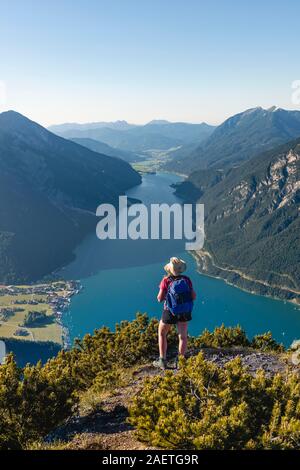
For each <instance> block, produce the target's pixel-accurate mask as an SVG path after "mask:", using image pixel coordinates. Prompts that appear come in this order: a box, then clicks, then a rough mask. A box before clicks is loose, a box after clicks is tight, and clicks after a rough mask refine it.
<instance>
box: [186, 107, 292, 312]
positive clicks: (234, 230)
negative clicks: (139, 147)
mask: <svg viewBox="0 0 300 470" xmlns="http://www.w3.org/2000/svg"><path fill="white" fill-rule="evenodd" d="M255 114H256V113H255ZM259 114H261V113H259ZM280 114H281V113H280ZM268 115H269V114H268ZM275 115H276V114H275ZM285 116H286V114H285ZM278 119H279V118H278ZM294 119H295V116H294V115H293V114H292V116H291V120H292V121H294ZM280 122H281V123H282V120H280ZM289 122H291V121H290V120H289ZM228 125H229V124H228ZM280 129H281V132H280V133H281V135H283V131H282V127H281V126H280ZM290 129H291V127H289V130H286V133H288V132H290ZM274 139H275V140H276V136H275V135H274ZM177 194H178V195H179V196H181V197H182V198H184V199H185V200H187V201H191V200H194V201H195V200H199V201H200V202H201V203H203V204H204V205H205V214H206V220H205V232H206V242H205V247H204V250H201V251H200V252H198V253H196V256H197V259H198V263H199V268H200V270H201V271H203V272H205V273H207V274H211V275H213V276H220V277H223V278H225V279H226V280H228V281H229V282H231V283H233V284H235V285H238V286H239V287H242V288H246V289H248V290H250V291H255V292H258V293H261V294H264V295H273V296H277V297H280V298H285V299H289V300H291V299H294V300H295V301H298V303H299V302H300V250H299V247H300V240H299V236H300V221H299V203H300V138H299V139H298V140H295V141H292V142H289V143H287V144H284V145H282V146H280V147H277V148H275V149H273V150H271V151H268V152H265V153H262V154H259V155H258V156H256V157H254V158H252V159H250V160H249V161H247V162H246V163H244V164H243V165H241V166H239V167H238V168H230V169H223V170H217V169H206V170H199V171H197V172H194V173H192V174H191V175H190V177H189V178H188V179H187V180H186V181H185V182H184V183H183V184H181V185H179V186H178V188H177Z"/></svg>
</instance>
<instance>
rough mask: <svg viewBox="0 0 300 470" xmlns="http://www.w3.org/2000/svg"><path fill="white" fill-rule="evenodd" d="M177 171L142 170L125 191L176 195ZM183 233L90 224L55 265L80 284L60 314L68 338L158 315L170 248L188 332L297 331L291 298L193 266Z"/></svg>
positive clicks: (286, 337)
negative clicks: (189, 299)
mask: <svg viewBox="0 0 300 470" xmlns="http://www.w3.org/2000/svg"><path fill="white" fill-rule="evenodd" d="M180 180H181V178H180V177H179V176H176V175H173V174H167V173H158V174H156V175H149V174H148V175H144V176H143V182H142V184H141V185H140V186H137V187H135V188H133V189H131V190H130V191H128V193H127V195H128V196H130V197H133V198H137V199H139V200H141V201H143V203H145V204H146V205H149V204H150V203H163V202H166V203H168V204H170V203H174V202H180V201H179V200H178V199H177V198H176V197H175V196H174V194H173V191H174V190H173V189H172V188H171V186H170V185H171V184H172V183H176V182H178V181H180ZM184 243H185V242H184V241H182V240H105V241H100V240H99V239H98V238H97V237H96V232H95V234H93V235H90V236H89V237H87V238H86V239H85V240H84V241H83V243H82V244H81V245H80V246H79V247H78V249H77V250H76V259H75V260H74V261H73V262H72V263H71V264H69V265H68V266H66V267H65V268H64V269H63V270H61V272H60V274H61V275H63V276H64V277H65V278H67V279H80V280H81V284H82V286H83V289H82V291H81V292H80V293H79V294H78V295H77V296H75V297H73V298H72V301H71V304H70V310H69V312H68V313H67V314H66V315H65V317H64V323H65V325H66V326H67V327H68V328H69V331H70V337H71V340H74V338H75V337H82V336H83V335H84V334H86V333H92V332H93V331H94V329H96V328H99V327H101V326H103V325H107V326H109V327H111V328H113V327H114V325H115V323H116V322H120V321H121V320H131V319H133V318H134V317H135V314H136V312H138V311H140V312H147V313H148V315H149V316H155V317H159V316H160V313H161V305H160V304H158V302H157V300H156V295H157V290H158V284H159V282H160V280H161V278H162V276H163V275H164V272H163V266H164V264H165V263H166V262H167V261H168V260H169V258H170V256H180V257H182V258H184V259H185V260H186V262H187V264H188V271H187V274H188V275H189V276H190V277H191V278H192V281H193V284H194V288H195V290H196V292H197V301H196V303H195V307H194V312H193V320H192V322H191V323H190V333H192V334H198V333H200V332H201V331H202V330H203V329H204V328H208V329H213V328H214V327H215V326H218V325H221V324H222V323H224V324H225V325H227V326H234V325H237V324H239V325H241V326H242V327H243V328H244V329H245V330H246V332H247V334H248V335H249V337H252V336H253V335H255V334H257V333H262V332H266V331H271V332H272V334H273V336H274V338H275V339H276V340H278V341H280V342H282V343H284V344H285V345H286V346H288V345H289V344H290V343H291V342H292V341H293V340H294V339H295V338H300V308H299V307H296V306H294V305H293V304H290V303H287V302H282V301H278V300H273V299H270V298H266V297H262V296H258V295H253V294H250V293H247V292H244V291H242V290H240V289H237V288H235V287H232V286H230V285H228V284H226V283H225V282H224V281H222V280H220V279H214V278H211V277H208V276H205V275H202V274H199V273H198V272H197V271H196V263H195V261H194V259H193V257H192V256H191V255H190V254H189V252H186V251H185V250H184Z"/></svg>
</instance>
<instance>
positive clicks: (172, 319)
mask: <svg viewBox="0 0 300 470" xmlns="http://www.w3.org/2000/svg"><path fill="white" fill-rule="evenodd" d="M191 319H192V314H191V312H189V313H182V314H181V315H180V316H179V315H174V314H173V313H171V312H170V310H167V309H164V310H163V313H162V317H161V321H162V322H163V323H165V324H166V325H176V324H177V323H178V322H186V321H190V320H191Z"/></svg>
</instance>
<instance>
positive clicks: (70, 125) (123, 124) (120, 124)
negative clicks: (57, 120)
mask: <svg viewBox="0 0 300 470" xmlns="http://www.w3.org/2000/svg"><path fill="white" fill-rule="evenodd" d="M102 127H107V128H108V129H116V130H119V131H125V130H128V129H132V128H133V127H136V124H129V123H128V122H127V121H114V122H103V121H100V122H87V123H84V124H80V123H77V122H66V123H64V124H54V125H53V126H49V128H48V130H49V131H51V132H53V133H54V134H56V133H57V134H59V133H64V132H68V131H70V130H71V131H72V130H78V131H84V130H86V129H100V128H102Z"/></svg>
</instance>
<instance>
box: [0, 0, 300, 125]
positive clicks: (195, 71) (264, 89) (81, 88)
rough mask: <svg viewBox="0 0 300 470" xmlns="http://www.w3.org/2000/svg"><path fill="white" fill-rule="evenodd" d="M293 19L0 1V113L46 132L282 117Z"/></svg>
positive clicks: (173, 2)
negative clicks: (258, 112)
mask: <svg viewBox="0 0 300 470" xmlns="http://www.w3.org/2000/svg"><path fill="white" fill-rule="evenodd" d="M299 19H300V2H299V0H285V1H282V0H281V1H278V0H272V1H271V0H260V1H258V0H251V1H250V0H248V1H246V0H239V1H237V0H226V1H225V0H209V1H206V2H204V1H202V0H0V82H2V83H1V86H0V91H1V90H2V91H3V88H4V85H5V89H6V103H5V104H4V105H3V103H2V105H1V106H2V110H4V109H15V110H17V111H19V112H21V113H23V114H25V115H27V116H28V117H30V118H32V119H34V120H37V121H38V122H40V123H42V124H44V125H48V124H52V123H60V122H66V121H78V122H86V121H96V120H116V119H126V120H128V121H130V122H136V123H143V122H146V121H148V120H151V119H154V118H157V119H163V118H164V119H169V120H172V121H177V120H182V121H191V122H201V121H207V122H210V123H219V122H221V121H223V120H224V119H225V118H227V117H228V116H230V115H232V114H234V113H236V112H239V111H242V110H244V109H246V108H249V107H254V106H258V105H261V106H263V107H270V106H272V105H273V104H275V105H278V106H281V107H285V108H289V109H292V108H295V105H293V104H292V102H291V93H292V91H291V83H292V82H293V81H294V80H299V79H300V60H299V56H300V53H299V48H300V40H299V37H300V33H299ZM2 98H3V97H2Z"/></svg>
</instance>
